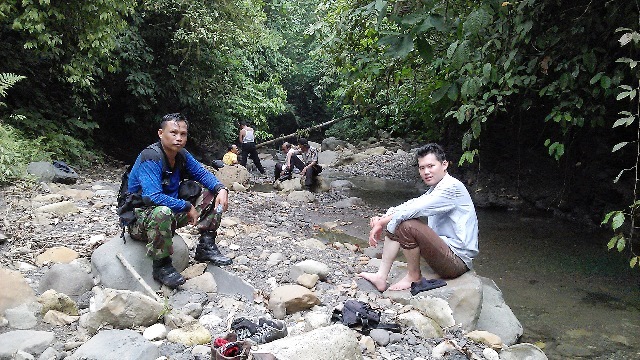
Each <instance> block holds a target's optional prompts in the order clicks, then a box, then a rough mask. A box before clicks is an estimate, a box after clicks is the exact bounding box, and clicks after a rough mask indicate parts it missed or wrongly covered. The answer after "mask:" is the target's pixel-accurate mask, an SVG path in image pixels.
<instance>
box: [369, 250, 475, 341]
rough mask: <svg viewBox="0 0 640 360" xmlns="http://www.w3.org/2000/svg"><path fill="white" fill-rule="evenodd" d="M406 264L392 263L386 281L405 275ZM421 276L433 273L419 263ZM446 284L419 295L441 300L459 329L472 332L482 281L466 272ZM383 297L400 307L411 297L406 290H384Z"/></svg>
mask: <svg viewBox="0 0 640 360" xmlns="http://www.w3.org/2000/svg"><path fill="white" fill-rule="evenodd" d="M379 262H380V260H379V259H372V260H371V261H370V264H371V265H374V264H375V265H376V268H377V265H379ZM406 266H407V264H406V263H403V262H400V261H396V262H394V264H393V267H392V269H391V273H392V274H391V276H390V280H389V281H390V282H391V283H393V282H395V281H397V280H399V279H400V278H401V277H402V276H403V274H405V273H406V271H407V268H406ZM421 269H422V274H423V276H425V277H433V276H435V274H434V273H433V270H431V269H430V268H429V267H428V266H427V265H426V264H423V265H422V267H421ZM446 282H447V285H446V286H443V287H440V288H437V289H433V290H429V291H425V292H421V293H419V295H422V296H426V295H428V296H430V297H435V298H440V299H444V300H445V301H446V302H447V303H448V304H449V307H450V308H451V310H452V311H453V318H454V319H455V322H456V324H461V325H462V328H463V329H464V330H466V331H471V330H475V329H476V324H477V323H478V317H479V316H480V309H482V290H483V287H482V281H481V280H480V277H479V276H478V275H476V273H475V271H468V272H467V273H465V274H463V275H462V276H460V277H458V278H455V279H449V280H446ZM383 295H384V296H386V297H388V298H390V299H392V300H394V301H396V302H399V303H401V304H405V305H408V304H410V302H411V300H412V299H413V296H412V295H411V293H410V292H409V290H404V291H390V290H387V291H385V292H384V293H383Z"/></svg>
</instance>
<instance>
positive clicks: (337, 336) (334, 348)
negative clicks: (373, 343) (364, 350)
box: [257, 324, 362, 360]
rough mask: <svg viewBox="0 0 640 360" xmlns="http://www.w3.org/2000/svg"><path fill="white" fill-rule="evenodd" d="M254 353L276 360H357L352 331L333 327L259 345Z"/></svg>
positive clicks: (358, 356) (360, 356) (356, 339)
mask: <svg viewBox="0 0 640 360" xmlns="http://www.w3.org/2000/svg"><path fill="white" fill-rule="evenodd" d="M257 352H260V353H271V354H273V355H274V356H275V357H276V358H278V360H361V359H362V354H361V352H360V345H359V344H358V338H357V337H356V333H355V331H353V330H351V329H349V328H348V327H346V326H344V325H341V324H336V325H332V326H327V327H322V328H318V329H315V330H313V331H310V332H307V333H304V334H300V335H296V336H287V337H285V338H282V339H279V340H276V341H273V342H270V343H268V344H264V345H261V346H260V347H259V349H258V351H257Z"/></svg>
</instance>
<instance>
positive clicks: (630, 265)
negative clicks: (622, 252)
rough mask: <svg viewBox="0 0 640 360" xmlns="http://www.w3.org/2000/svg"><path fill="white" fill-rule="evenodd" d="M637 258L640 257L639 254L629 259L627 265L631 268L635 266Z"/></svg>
mask: <svg viewBox="0 0 640 360" xmlns="http://www.w3.org/2000/svg"><path fill="white" fill-rule="evenodd" d="M638 259H640V256H634V257H632V258H631V261H629V267H630V268H632V269H633V268H634V267H635V266H636V264H638Z"/></svg>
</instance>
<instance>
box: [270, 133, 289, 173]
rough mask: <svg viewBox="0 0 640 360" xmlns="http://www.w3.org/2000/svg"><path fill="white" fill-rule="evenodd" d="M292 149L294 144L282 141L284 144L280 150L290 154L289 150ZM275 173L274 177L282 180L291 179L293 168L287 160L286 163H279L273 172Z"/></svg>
mask: <svg viewBox="0 0 640 360" xmlns="http://www.w3.org/2000/svg"><path fill="white" fill-rule="evenodd" d="M291 150H292V146H291V144H290V143H288V142H286V141H285V142H284V143H282V145H281V146H280V151H281V152H282V153H283V154H284V155H285V156H287V155H288V154H289V151H291ZM273 175H274V179H275V180H276V181H277V180H280V181H284V180H289V179H291V168H290V167H289V166H287V163H286V162H285V163H284V164H282V163H277V164H276V167H275V170H274V172H273Z"/></svg>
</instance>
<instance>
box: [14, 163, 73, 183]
mask: <svg viewBox="0 0 640 360" xmlns="http://www.w3.org/2000/svg"><path fill="white" fill-rule="evenodd" d="M27 173H28V174H31V175H34V176H36V177H37V178H38V180H39V181H44V182H55V183H62V184H75V183H76V181H78V174H77V173H76V172H75V170H73V169H72V168H70V167H68V166H66V164H64V163H58V166H56V165H54V164H52V163H49V162H46V161H38V162H32V163H29V165H27Z"/></svg>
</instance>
